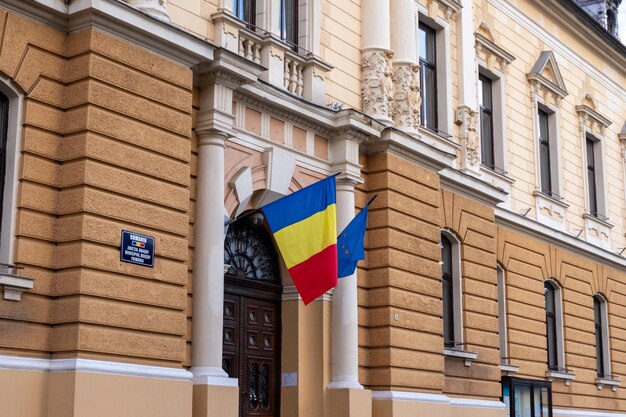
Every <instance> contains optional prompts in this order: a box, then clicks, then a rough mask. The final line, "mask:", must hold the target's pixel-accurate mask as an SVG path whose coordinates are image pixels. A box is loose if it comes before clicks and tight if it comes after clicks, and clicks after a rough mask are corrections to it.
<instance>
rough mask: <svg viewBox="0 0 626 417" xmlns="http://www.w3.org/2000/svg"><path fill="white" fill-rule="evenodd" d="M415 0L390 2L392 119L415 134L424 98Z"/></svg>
mask: <svg viewBox="0 0 626 417" xmlns="http://www.w3.org/2000/svg"><path fill="white" fill-rule="evenodd" d="M415 13H416V10H415V2H414V1H413V0H394V1H392V2H391V11H390V16H391V21H392V22H393V27H392V29H391V50H392V51H393V54H394V55H393V87H394V95H393V121H394V123H395V125H396V127H398V128H399V129H402V130H404V131H407V132H410V133H416V132H417V127H418V126H419V123H420V117H419V116H420V114H419V111H420V105H421V97H420V90H419V85H420V82H419V64H418V59H417V27H416V22H417V20H416V18H415Z"/></svg>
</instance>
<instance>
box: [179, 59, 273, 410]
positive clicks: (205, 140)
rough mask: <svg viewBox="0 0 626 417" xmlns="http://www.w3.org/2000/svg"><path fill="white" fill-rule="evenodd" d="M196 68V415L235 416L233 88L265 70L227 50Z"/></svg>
mask: <svg viewBox="0 0 626 417" xmlns="http://www.w3.org/2000/svg"><path fill="white" fill-rule="evenodd" d="M194 70H195V76H196V82H195V84H196V85H197V86H199V87H200V100H199V111H198V113H197V123H196V126H195V128H196V135H197V136H198V178H197V192H196V218H195V223H194V229H195V247H194V251H195V257H194V266H193V317H192V326H193V329H192V330H193V331H192V340H191V348H192V352H191V354H192V357H191V362H192V367H191V372H192V373H193V383H194V389H193V416H194V417H207V416H209V415H220V416H224V417H236V416H237V415H238V407H239V388H238V383H237V379H235V378H229V377H228V375H227V374H226V372H224V371H223V370H222V337H223V335H222V332H223V325H224V311H223V307H224V151H225V144H226V140H227V139H228V138H229V137H230V136H233V135H234V134H235V132H234V130H233V122H234V116H233V114H232V106H233V92H234V90H236V89H237V88H239V87H240V86H241V85H242V84H245V83H249V82H252V81H254V80H256V79H257V77H258V76H259V75H260V73H261V71H262V68H261V67H260V66H257V65H256V64H254V63H251V62H249V61H247V60H245V59H243V58H241V57H239V56H237V55H235V54H232V53H230V52H229V51H227V50H224V49H222V50H218V51H216V52H215V55H214V61H211V62H207V63H204V64H201V65H199V66H198V67H197V68H195V69H194Z"/></svg>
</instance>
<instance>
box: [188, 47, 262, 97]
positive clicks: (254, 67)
mask: <svg viewBox="0 0 626 417" xmlns="http://www.w3.org/2000/svg"><path fill="white" fill-rule="evenodd" d="M264 70H265V68H264V67H262V66H261V65H259V64H255V63H254V62H252V61H250V60H247V59H245V58H243V57H241V56H239V55H237V54H235V53H233V52H230V51H229V50H227V49H223V48H218V49H216V50H215V52H214V53H213V60H211V61H205V62H202V63H200V64H198V65H196V66H195V67H194V84H195V85H202V84H204V83H215V82H219V83H221V84H223V85H226V86H228V87H229V88H231V89H233V90H236V89H237V88H239V87H241V86H242V85H244V84H249V83H253V82H255V81H257V80H258V78H259V76H260V75H261V73H262V72H263V71H264Z"/></svg>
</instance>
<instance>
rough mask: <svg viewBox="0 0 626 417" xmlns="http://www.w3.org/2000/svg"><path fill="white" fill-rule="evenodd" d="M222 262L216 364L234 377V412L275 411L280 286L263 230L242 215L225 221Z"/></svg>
mask: <svg viewBox="0 0 626 417" xmlns="http://www.w3.org/2000/svg"><path fill="white" fill-rule="evenodd" d="M224 263H225V264H228V265H230V269H229V270H228V272H227V273H226V276H225V277H224V339H223V357H222V367H223V368H224V370H225V371H226V372H227V373H228V375H229V376H230V377H232V378H238V379H239V393H240V398H239V416H240V417H251V416H255V417H265V416H272V417H278V416H279V414H280V384H279V382H280V343H281V340H280V331H281V329H280V318H281V313H280V296H281V292H282V287H281V281H280V270H279V267H278V255H277V253H276V252H275V250H274V246H273V243H272V240H271V238H270V236H269V233H268V232H267V231H266V229H265V228H263V227H254V226H252V225H251V224H250V223H249V222H248V221H246V220H245V219H243V220H240V221H238V222H235V223H233V224H231V226H230V227H229V230H228V233H227V235H226V240H225V242H224Z"/></svg>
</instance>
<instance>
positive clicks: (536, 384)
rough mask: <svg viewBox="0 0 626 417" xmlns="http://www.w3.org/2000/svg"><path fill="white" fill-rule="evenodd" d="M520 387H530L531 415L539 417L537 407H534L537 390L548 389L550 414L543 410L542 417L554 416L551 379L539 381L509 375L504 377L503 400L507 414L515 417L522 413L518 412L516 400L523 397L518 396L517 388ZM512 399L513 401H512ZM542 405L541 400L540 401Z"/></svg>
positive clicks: (531, 416)
mask: <svg viewBox="0 0 626 417" xmlns="http://www.w3.org/2000/svg"><path fill="white" fill-rule="evenodd" d="M520 387H529V391H530V399H531V407H530V413H531V414H530V417H539V416H537V415H536V413H535V411H536V408H535V407H534V405H535V403H534V401H533V400H534V399H535V395H536V392H537V390H539V392H542V391H543V390H544V389H545V390H547V394H548V395H547V406H548V414H547V415H546V414H545V413H544V412H543V410H542V411H541V413H540V414H541V415H542V417H552V416H553V409H552V408H553V402H552V383H551V382H550V381H537V380H532V379H522V378H513V377H509V376H504V377H502V397H501V399H502V402H503V403H504V404H505V406H506V410H507V416H510V417H515V416H516V415H521V413H516V411H517V410H516V403H515V400H516V399H517V398H521V395H520V396H518V395H516V394H517V389H518V388H520ZM511 400H512V401H511ZM539 404H540V405H542V403H541V401H540V402H539Z"/></svg>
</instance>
